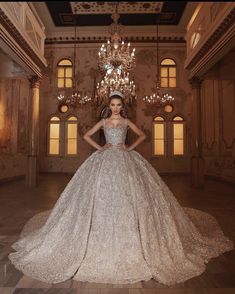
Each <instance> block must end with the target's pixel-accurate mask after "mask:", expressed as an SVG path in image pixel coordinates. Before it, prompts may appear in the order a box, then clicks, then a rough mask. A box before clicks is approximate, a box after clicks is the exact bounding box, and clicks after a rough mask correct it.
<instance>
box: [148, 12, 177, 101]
mask: <svg viewBox="0 0 235 294" xmlns="http://www.w3.org/2000/svg"><path fill="white" fill-rule="evenodd" d="M159 15H160V14H157V26H156V27H157V75H156V76H157V80H156V85H155V88H154V93H153V94H152V95H150V96H147V95H146V96H145V97H143V101H144V102H145V103H146V104H156V105H159V106H160V105H163V104H169V103H171V102H172V101H173V100H174V97H173V96H172V95H171V94H168V93H167V92H166V91H164V89H162V88H161V81H160V76H159V44H158V19H159V18H158V16H159Z"/></svg>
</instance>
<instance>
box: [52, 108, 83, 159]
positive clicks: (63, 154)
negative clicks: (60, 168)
mask: <svg viewBox="0 0 235 294" xmlns="http://www.w3.org/2000/svg"><path fill="white" fill-rule="evenodd" d="M73 116H74V117H76V119H77V120H76V121H75V120H74V121H69V120H68V119H69V118H70V117H73ZM53 117H57V118H59V119H60V120H59V121H55V122H53V121H51V119H52V118H53ZM69 122H70V123H71V122H73V123H74V124H75V123H76V124H77V153H76V154H67V126H68V123H69ZM51 123H54V124H59V125H60V129H59V154H50V153H49V152H50V125H51ZM78 142H79V132H78V117H77V115H74V114H69V115H68V116H66V117H61V115H59V114H58V113H56V114H53V115H50V116H49V119H48V123H47V142H46V144H47V151H46V153H47V154H46V156H48V157H58V158H69V157H77V156H78V155H79V152H78Z"/></svg>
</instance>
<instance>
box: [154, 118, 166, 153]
mask: <svg viewBox="0 0 235 294" xmlns="http://www.w3.org/2000/svg"><path fill="white" fill-rule="evenodd" d="M158 118H161V117H158ZM154 155H164V124H162V123H155V124H154Z"/></svg>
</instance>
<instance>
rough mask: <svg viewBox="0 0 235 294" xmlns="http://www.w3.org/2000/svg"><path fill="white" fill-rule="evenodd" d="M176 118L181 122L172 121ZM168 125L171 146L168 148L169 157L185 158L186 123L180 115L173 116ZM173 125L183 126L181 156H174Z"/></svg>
mask: <svg viewBox="0 0 235 294" xmlns="http://www.w3.org/2000/svg"><path fill="white" fill-rule="evenodd" d="M177 116H179V117H181V118H182V120H179V121H177V120H176V121H174V118H176V117H177ZM170 124H171V128H170V129H171V131H170V132H171V146H170V150H171V152H170V156H171V157H184V156H186V126H185V125H186V121H185V119H184V116H182V115H181V114H175V115H174V116H173V117H172V119H171V121H170ZM174 124H182V125H183V151H184V152H183V154H174V140H175V139H174Z"/></svg>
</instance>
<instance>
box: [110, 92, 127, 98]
mask: <svg viewBox="0 0 235 294" xmlns="http://www.w3.org/2000/svg"><path fill="white" fill-rule="evenodd" d="M112 96H119V97H121V98H122V99H124V95H123V94H122V93H121V92H119V91H116V90H115V91H113V92H111V93H110V94H109V98H110V97H112Z"/></svg>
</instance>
